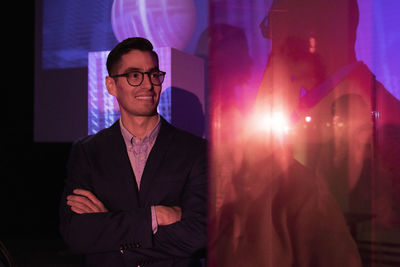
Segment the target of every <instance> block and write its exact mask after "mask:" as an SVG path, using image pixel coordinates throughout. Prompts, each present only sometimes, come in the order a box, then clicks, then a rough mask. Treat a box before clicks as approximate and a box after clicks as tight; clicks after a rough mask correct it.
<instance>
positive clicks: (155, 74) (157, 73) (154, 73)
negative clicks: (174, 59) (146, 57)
mask: <svg viewBox="0 0 400 267" xmlns="http://www.w3.org/2000/svg"><path fill="white" fill-rule="evenodd" d="M150 75H151V77H152V78H158V77H160V73H159V72H153V73H151V74H150Z"/></svg>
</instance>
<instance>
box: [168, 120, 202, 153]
mask: <svg viewBox="0 0 400 267" xmlns="http://www.w3.org/2000/svg"><path fill="white" fill-rule="evenodd" d="M162 127H163V128H164V130H165V131H161V132H160V133H161V134H162V133H163V132H164V134H172V135H173V142H174V144H175V145H178V146H183V147H193V146H199V147H203V146H204V147H205V146H206V145H207V140H206V139H204V138H202V137H199V136H197V135H195V134H193V133H190V132H188V131H185V130H182V129H180V128H177V127H175V126H173V125H172V124H170V123H168V122H166V121H164V122H163V124H162Z"/></svg>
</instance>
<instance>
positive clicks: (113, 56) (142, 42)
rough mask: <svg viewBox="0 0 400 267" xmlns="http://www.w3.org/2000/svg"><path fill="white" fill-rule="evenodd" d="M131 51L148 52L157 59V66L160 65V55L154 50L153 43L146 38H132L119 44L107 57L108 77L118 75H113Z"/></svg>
mask: <svg viewBox="0 0 400 267" xmlns="http://www.w3.org/2000/svg"><path fill="white" fill-rule="evenodd" d="M131 50H140V51H148V52H151V53H152V54H153V55H154V57H155V58H156V61H157V65H158V55H157V53H156V52H155V51H154V50H153V45H152V44H151V42H150V41H149V40H147V39H145V38H142V37H132V38H128V39H125V40H123V41H122V42H120V43H119V44H117V45H116V46H115V47H114V48H113V50H111V52H110V53H109V54H108V57H107V71H108V75H115V74H116V73H113V72H114V71H115V68H116V66H117V64H118V62H119V61H120V59H121V57H122V56H123V55H125V54H127V53H129V52H130V51H131Z"/></svg>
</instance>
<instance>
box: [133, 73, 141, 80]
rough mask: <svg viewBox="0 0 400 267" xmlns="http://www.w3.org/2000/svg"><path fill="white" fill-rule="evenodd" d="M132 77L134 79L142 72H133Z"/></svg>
mask: <svg viewBox="0 0 400 267" xmlns="http://www.w3.org/2000/svg"><path fill="white" fill-rule="evenodd" d="M131 77H132V78H134V79H138V78H140V73H139V72H131Z"/></svg>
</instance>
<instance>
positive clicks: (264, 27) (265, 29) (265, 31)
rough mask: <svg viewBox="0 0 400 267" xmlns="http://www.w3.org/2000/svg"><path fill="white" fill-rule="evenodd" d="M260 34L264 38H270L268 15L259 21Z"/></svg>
mask: <svg viewBox="0 0 400 267" xmlns="http://www.w3.org/2000/svg"><path fill="white" fill-rule="evenodd" d="M260 30H261V34H262V36H263V37H264V38H267V39H271V29H270V25H269V18H268V15H267V16H265V18H264V19H263V20H262V21H261V23H260Z"/></svg>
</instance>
